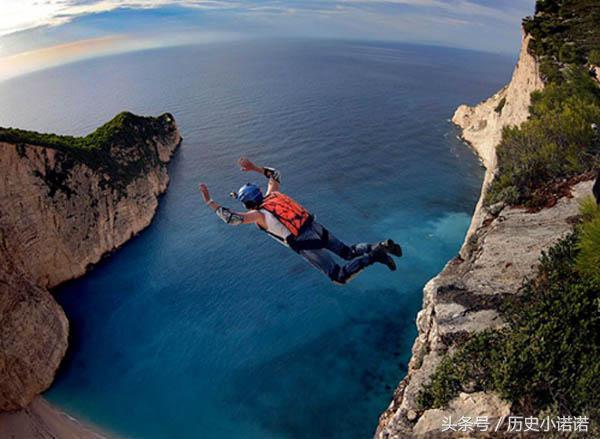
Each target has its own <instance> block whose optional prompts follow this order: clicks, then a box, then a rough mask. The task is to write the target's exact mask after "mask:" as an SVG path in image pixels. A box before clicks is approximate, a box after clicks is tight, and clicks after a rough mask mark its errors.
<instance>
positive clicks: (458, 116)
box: [452, 36, 544, 171]
mask: <svg viewBox="0 0 600 439" xmlns="http://www.w3.org/2000/svg"><path fill="white" fill-rule="evenodd" d="M530 40H531V37H529V36H524V37H523V41H522V44H521V53H520V55H519V61H518V63H517V66H516V67H515V70H514V73H513V76H512V79H511V81H510V83H509V84H508V85H507V86H506V87H504V88H503V89H502V90H500V91H499V92H498V93H496V94H495V95H494V96H492V97H491V98H489V99H487V100H485V101H483V102H482V103H480V104H479V105H476V106H475V107H469V106H467V105H461V106H460V107H458V109H457V110H456V112H455V113H454V116H453V117H452V122H454V123H455V124H456V125H458V126H460V127H461V128H462V137H463V138H464V139H465V140H466V141H467V142H469V143H470V144H471V145H472V146H473V148H475V150H476V151H477V154H479V156H480V157H481V159H482V160H483V163H484V165H485V167H486V168H487V169H489V170H492V171H493V170H494V169H496V146H497V145H498V143H500V140H502V129H503V128H504V127H506V126H511V125H516V126H518V125H520V124H521V123H523V121H525V120H527V118H528V117H529V104H530V96H531V93H532V92H534V91H536V90H541V89H542V88H543V87H544V83H543V82H542V79H541V77H540V73H539V66H538V63H537V61H536V60H535V58H534V57H533V56H531V55H530V54H529V53H528V52H527V46H528V45H529V41H530Z"/></svg>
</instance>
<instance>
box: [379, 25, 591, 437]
mask: <svg viewBox="0 0 600 439" xmlns="http://www.w3.org/2000/svg"><path fill="white" fill-rule="evenodd" d="M529 40H530V37H528V36H524V38H523V47H522V49H521V54H520V57H519V61H518V64H517V66H516V68H515V71H514V74H513V76H512V79H511V82H510V84H508V85H507V86H506V87H504V88H503V89H502V90H500V91H499V92H498V93H496V94H495V95H494V96H493V97H491V98H490V99H488V100H486V101H484V102H482V103H481V104H479V105H477V106H475V107H467V106H464V105H463V106H461V107H460V108H459V109H458V110H457V111H456V113H455V115H454V117H453V121H454V123H456V124H457V125H459V126H460V127H461V128H462V129H463V138H464V139H465V140H466V141H467V142H469V143H470V144H471V145H472V146H473V148H474V149H475V150H476V151H477V153H478V154H479V155H480V156H481V158H482V161H483V163H484V165H485V166H486V168H487V172H486V177H485V180H484V184H483V187H482V193H481V197H480V199H479V202H478V204H477V207H476V209H475V213H474V215H473V219H472V222H471V226H470V228H469V231H468V233H467V237H466V239H465V242H464V244H463V246H462V248H461V250H460V255H459V256H457V257H456V258H455V259H453V260H452V261H450V262H449V263H448V264H447V265H446V267H445V268H444V270H443V271H442V272H441V273H440V274H439V275H438V276H436V277H435V278H433V279H432V280H430V281H429V282H428V283H427V285H426V286H425V288H424V290H423V308H422V310H421V311H420V312H419V313H418V315H417V329H418V335H417V338H416V340H415V342H414V344H413V348H412V358H411V360H410V362H409V365H408V373H407V375H406V377H405V378H404V379H403V380H402V381H401V382H400V384H399V386H398V388H397V389H396V391H395V392H394V396H393V400H392V402H391V404H390V406H389V407H388V409H387V410H386V411H385V412H384V413H383V414H382V415H381V417H380V419H379V425H378V428H377V431H376V433H375V437H376V438H378V439H384V438H386V439H388V438H406V437H434V435H433V429H434V424H435V427H436V428H437V429H439V425H437V423H439V422H441V419H442V418H441V417H438V416H441V415H442V414H443V413H454V412H456V413H457V414H459V417H460V416H462V415H465V416H468V414H464V413H462V414H460V413H458V412H459V409H466V408H467V406H466V405H465V404H466V402H467V401H471V400H472V399H473V398H475V401H480V399H481V395H479V396H476V395H474V394H473V395H468V394H465V395H461V396H460V397H459V400H460V401H458V402H457V401H454V402H453V403H451V404H450V406H449V407H448V408H447V409H445V410H440V411H431V410H428V411H425V412H424V413H423V412H420V411H419V407H418V404H417V398H418V395H419V393H420V391H421V389H422V388H423V386H424V385H425V384H427V383H428V382H429V380H430V378H431V375H432V374H433V373H434V371H435V370H436V367H437V366H438V364H439V362H440V360H441V358H442V356H443V355H444V354H445V353H447V352H449V351H450V352H451V351H452V350H453V349H455V347H456V346H457V345H458V344H459V343H461V342H463V341H464V340H466V338H468V337H469V336H470V335H471V334H473V333H476V332H479V331H483V330H486V329H490V328H500V327H501V326H502V325H504V322H503V321H502V318H501V316H500V314H499V312H498V309H499V305H500V304H501V302H502V301H503V298H504V297H505V296H506V295H510V294H515V293H517V292H518V289H519V288H520V286H521V284H522V282H523V279H524V278H525V277H527V276H529V275H531V274H533V273H534V272H535V270H536V268H537V264H538V260H539V256H540V253H541V251H542V250H546V249H547V248H549V247H550V246H552V245H554V244H555V243H556V242H558V241H559V240H560V239H561V238H562V237H564V236H565V235H566V234H568V233H569V232H570V230H571V228H572V224H573V218H575V217H576V216H577V215H578V211H579V202H580V201H581V200H582V199H583V198H584V197H585V196H588V195H590V194H591V190H592V182H591V181H584V182H581V183H578V184H577V185H575V186H574V187H573V188H572V191H571V192H572V195H571V197H564V198H562V199H560V200H559V201H558V203H557V204H556V205H555V206H554V207H552V208H549V209H544V210H541V211H539V212H536V213H530V212H528V211H526V210H524V209H519V208H512V207H505V206H503V205H495V206H491V207H489V208H486V207H484V205H483V199H484V197H485V194H486V192H487V186H488V184H489V182H490V181H491V180H492V178H493V175H494V172H495V169H496V150H495V148H496V146H497V145H498V143H499V142H500V140H501V138H502V129H503V128H504V127H505V126H509V125H516V126H518V125H520V124H521V123H523V122H524V121H526V120H527V118H528V117H529V112H528V108H529V104H530V94H531V92H533V91H535V90H539V89H541V88H542V87H543V83H542V80H541V79H540V75H539V68H538V64H537V62H536V60H535V59H534V58H533V57H532V56H531V55H530V54H529V53H528V52H527V45H528V43H529ZM489 397H490V398H495V397H493V396H489ZM486 398H488V397H487V396H486ZM496 399H497V398H496ZM461 401H462V402H461ZM480 402H481V401H480ZM488 402H489V401H488ZM496 402H497V401H496ZM486 407H487V409H486V415H487V416H491V417H493V416H502V414H503V413H504V412H505V411H506V406H505V405H503V404H500V403H498V404H496V403H494V404H488V405H487V406H486ZM436 418H437V419H436Z"/></svg>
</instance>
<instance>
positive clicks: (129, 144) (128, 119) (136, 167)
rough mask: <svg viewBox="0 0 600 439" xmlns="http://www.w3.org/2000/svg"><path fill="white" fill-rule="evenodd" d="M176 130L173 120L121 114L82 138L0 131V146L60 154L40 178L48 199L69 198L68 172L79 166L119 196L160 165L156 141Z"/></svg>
mask: <svg viewBox="0 0 600 439" xmlns="http://www.w3.org/2000/svg"><path fill="white" fill-rule="evenodd" d="M175 129H176V127H175V124H174V119H173V116H171V115H170V114H163V115H162V116H160V117H142V116H136V115H134V114H132V113H129V112H122V113H120V114H118V115H117V116H115V117H114V118H113V119H112V120H110V121H109V122H107V123H105V124H104V125H102V126H101V127H99V128H98V129H96V130H95V131H94V132H92V133H90V134H88V135H87V136H83V137H75V136H61V135H57V134H47V133H38V132H35V131H26V130H21V129H17V128H2V127H0V142H7V143H11V144H14V145H16V146H17V150H18V151H20V153H24V151H25V149H24V148H25V145H34V146H41V147H45V148H51V149H55V150H58V151H60V152H61V153H62V154H61V156H60V158H61V159H60V160H59V162H58V163H57V164H56V165H55V166H52V167H50V166H49V165H48V168H47V169H46V172H45V173H44V175H43V176H42V175H40V177H41V178H42V177H43V179H44V180H45V181H46V183H47V184H48V187H49V189H50V196H54V194H55V193H56V192H57V191H62V192H65V193H66V194H67V195H69V194H70V191H71V189H70V188H69V186H68V184H66V182H67V180H68V177H69V173H70V170H71V169H72V168H73V167H74V166H75V165H76V164H77V163H83V164H85V165H87V166H88V167H89V168H91V169H94V170H96V171H98V172H101V173H102V174H103V175H104V177H105V178H104V179H103V180H102V183H101V184H103V185H110V186H112V187H114V188H116V189H118V190H119V191H120V192H123V189H124V188H125V187H126V186H127V185H128V184H129V182H131V181H132V180H133V179H135V178H136V177H138V176H139V175H140V174H142V173H143V172H145V171H148V170H149V169H150V168H152V167H154V166H158V165H160V164H161V163H160V160H159V157H158V152H157V150H156V141H161V140H165V139H166V138H167V136H169V135H170V134H172V132H173V131H174V130H175Z"/></svg>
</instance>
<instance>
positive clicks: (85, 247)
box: [0, 114, 181, 410]
mask: <svg viewBox="0 0 600 439" xmlns="http://www.w3.org/2000/svg"><path fill="white" fill-rule="evenodd" d="M123 120H124V122H123V125H122V126H121V127H120V130H121V131H120V132H119V133H118V134H120V137H119V136H115V137H114V141H111V142H109V144H107V145H105V147H103V148H102V150H98V151H97V150H90V151H82V150H81V149H77V148H74V149H69V148H64V147H62V148H61V147H55V146H52V145H45V146H41V145H35V144H30V143H23V142H20V141H8V140H6V139H7V135H5V136H4V141H1V139H2V138H0V262H1V265H0V335H1V338H0V347H1V349H0V410H14V409H18V408H21V407H25V406H26V405H27V404H28V403H29V402H31V400H32V399H33V398H34V396H35V395H37V394H39V393H40V392H42V391H43V390H45V389H46V388H48V387H49V386H50V384H51V383H52V380H53V378H54V374H55V372H56V369H57V368H58V365H59V364H60V361H61V359H62V358H63V356H64V353H65V351H66V348H67V336H68V322H67V319H66V317H65V315H64V313H63V311H62V309H61V307H60V306H59V305H58V304H57V303H56V302H55V301H54V299H53V298H52V296H51V294H50V293H49V292H48V290H47V289H46V288H49V287H53V286H56V285H58V284H60V283H61V282H64V281H66V280H69V279H73V278H75V277H78V276H81V275H82V274H84V273H85V272H86V270H87V268H88V267H89V266H90V265H91V264H94V263H96V262H98V261H99V260H100V258H102V256H103V255H105V254H106V253H108V252H111V251H113V250H114V249H116V248H117V247H119V246H120V245H122V244H123V243H124V242H126V241H127V240H128V239H129V238H131V237H132V236H133V235H135V234H136V233H138V232H139V231H140V230H142V229H143V228H145V227H146V226H147V225H148V224H149V223H150V221H151V220H152V217H153V215H154V212H155V210H156V208H157V206H158V196H159V195H160V194H161V193H162V192H164V191H165V190H166V188H167V184H168V181H169V178H168V175H167V168H166V164H167V163H168V161H169V159H170V157H171V155H172V154H173V152H174V151H175V149H176V148H177V146H178V145H179V144H180V142H181V137H180V135H179V132H178V130H177V126H176V124H175V121H174V120H173V117H172V116H171V115H168V114H165V115H163V116H161V117H159V118H141V117H137V116H134V115H130V114H126V115H125V117H124V119H123ZM8 139H9V140H10V136H8ZM119 139H120V140H119Z"/></svg>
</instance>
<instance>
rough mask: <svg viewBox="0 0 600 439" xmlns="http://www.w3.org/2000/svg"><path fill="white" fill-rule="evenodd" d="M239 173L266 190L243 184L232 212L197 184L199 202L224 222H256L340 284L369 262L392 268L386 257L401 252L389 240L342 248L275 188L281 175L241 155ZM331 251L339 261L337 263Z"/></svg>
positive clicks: (204, 186) (336, 240) (301, 208)
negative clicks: (256, 177)
mask: <svg viewBox="0 0 600 439" xmlns="http://www.w3.org/2000/svg"><path fill="white" fill-rule="evenodd" d="M239 165H240V168H241V170H242V171H244V172H249V171H254V172H258V173H259V174H262V175H264V176H265V177H266V178H267V179H268V180H269V185H268V189H267V193H266V194H265V195H263V193H262V191H261V189H260V188H259V187H258V186H257V185H255V184H252V183H248V184H245V185H244V186H242V187H241V188H240V190H239V191H238V192H237V194H236V193H233V194H232V196H234V197H235V198H237V199H238V200H240V201H241V202H242V204H244V206H245V207H246V209H248V210H247V211H246V212H243V213H242V212H234V211H232V210H230V209H228V208H226V207H222V206H220V205H219V204H217V203H216V202H215V201H214V200H213V199H212V198H211V197H210V194H209V192H208V188H207V187H206V185H205V184H203V183H200V186H199V187H200V192H201V193H202V197H203V198H204V202H205V203H206V204H207V205H208V206H209V207H210V208H211V209H213V210H214V211H215V212H216V214H217V216H218V217H219V218H221V219H222V220H223V221H224V222H225V223H226V224H229V225H232V226H237V225H240V224H256V225H257V226H258V228H259V229H261V230H262V231H264V232H266V233H268V234H269V235H271V236H272V237H273V238H275V239H276V240H277V241H279V242H280V243H282V244H284V245H286V246H288V247H289V248H291V249H292V250H294V251H295V252H296V253H298V254H299V255H300V256H302V257H303V258H304V259H306V260H307V261H308V262H309V263H310V264H311V265H313V266H314V267H315V268H317V269H318V270H320V271H321V272H323V273H324V274H326V275H327V276H328V277H329V278H330V279H331V280H332V281H333V282H335V283H338V284H345V283H346V282H348V281H349V280H350V279H351V278H352V277H353V276H355V275H356V274H358V273H359V272H360V271H362V270H363V269H364V268H366V267H368V266H369V265H373V264H374V263H375V262H379V263H380V264H384V265H387V267H388V268H389V269H390V270H392V271H394V270H396V263H395V262H394V260H393V259H392V258H391V257H390V254H391V255H394V256H398V257H399V256H402V249H401V247H400V245H398V244H396V243H395V242H394V241H392V240H391V239H387V240H385V241H383V242H380V243H378V244H364V243H363V244H355V245H351V246H348V245H346V244H344V243H343V242H341V241H340V240H339V239H337V238H336V237H335V236H333V235H332V234H331V233H330V232H329V231H328V230H327V229H326V228H325V227H323V226H322V225H321V224H319V223H318V222H317V221H315V219H314V217H313V215H311V214H310V213H309V212H308V211H307V210H306V209H305V208H304V207H302V206H301V205H300V204H298V203H297V202H296V201H294V200H293V199H292V198H290V197H289V196H287V195H285V194H283V193H281V192H279V186H280V182H281V177H280V174H279V171H277V170H276V169H273V168H266V167H265V168H262V167H259V166H256V165H255V164H254V163H252V162H251V161H250V160H248V159H247V158H241V159H240V160H239ZM332 253H334V254H336V255H338V256H340V257H341V258H342V259H345V260H346V261H349V262H347V263H346V264H345V265H343V266H340V265H339V264H338V263H337V261H336V259H335V258H334V257H333V255H332Z"/></svg>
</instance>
